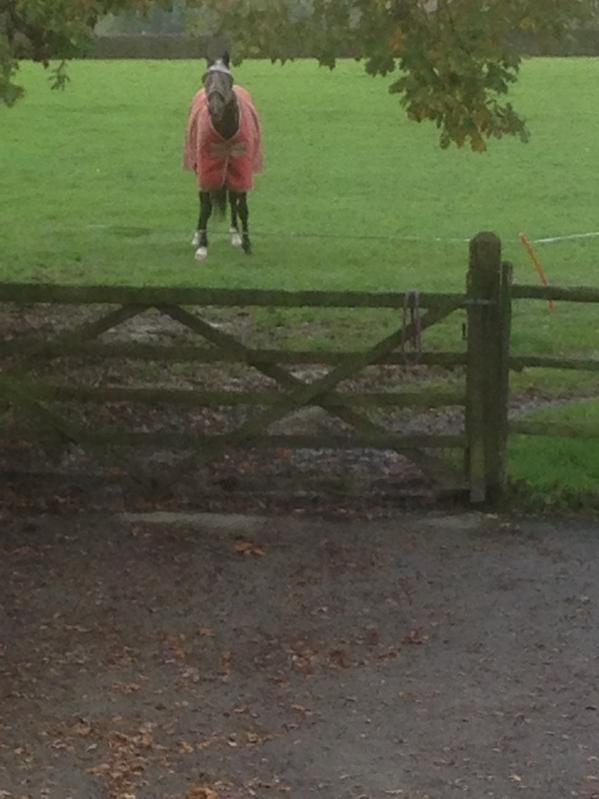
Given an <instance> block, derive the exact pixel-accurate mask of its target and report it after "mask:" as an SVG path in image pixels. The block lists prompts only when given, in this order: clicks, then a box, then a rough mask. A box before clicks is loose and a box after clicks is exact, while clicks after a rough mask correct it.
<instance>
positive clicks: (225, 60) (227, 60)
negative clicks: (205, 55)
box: [223, 50, 231, 69]
mask: <svg viewBox="0 0 599 799" xmlns="http://www.w3.org/2000/svg"><path fill="white" fill-rule="evenodd" d="M223 64H224V65H225V66H226V67H227V69H228V68H229V67H230V66H231V56H230V54H229V51H228V50H225V52H224V53H223Z"/></svg>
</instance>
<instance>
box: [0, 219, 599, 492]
mask: <svg viewBox="0 0 599 799" xmlns="http://www.w3.org/2000/svg"><path fill="white" fill-rule="evenodd" d="M530 300H545V301H547V300H560V301H567V302H574V303H599V290H598V289H593V288H586V287H576V288H559V287H536V286H522V285H516V286H515V285H513V284H512V267H511V265H510V264H508V263H504V262H503V261H502V257H501V242H500V241H499V239H498V238H497V237H496V236H495V235H494V234H492V233H481V234H479V235H478V236H476V237H475V238H474V239H473V240H472V242H471V243H470V262H469V269H468V274H467V281H466V288H465V291H464V292H459V293H427V292H423V293H419V294H418V295H417V296H416V295H415V293H414V292H413V291H411V292H356V291H353V292H342V291H297V292H292V291H270V290H254V289H247V290H238V289H231V290H229V289H221V288H219V289H210V288H193V287H189V288H173V287H162V286H155V287H151V286H146V287H141V288H140V287H134V286H55V285H42V284H26V283H4V284H0V303H4V304H18V305H26V306H30V305H80V306H95V305H108V306H117V307H116V308H105V309H104V310H103V311H102V315H101V316H100V317H99V318H97V319H95V320H93V321H85V322H83V323H82V324H80V325H79V326H77V327H75V328H74V329H72V330H68V331H66V332H62V333H60V334H58V335H56V336H55V337H54V338H51V339H49V340H47V339H45V338H44V337H43V336H39V335H32V334H24V335H20V336H18V337H16V338H12V339H6V340H4V341H0V359H2V360H1V363H2V370H1V371H0V399H2V398H3V399H4V402H5V404H6V403H8V404H9V406H10V407H11V408H13V409H14V410H16V411H17V412H18V414H21V415H22V414H25V415H26V416H27V417H28V418H34V419H35V420H36V423H35V424H34V425H32V427H31V431H32V432H31V435H32V437H34V438H35V437H39V436H41V435H43V432H44V430H46V431H48V432H49V433H52V434H53V435H56V436H57V437H58V439H59V440H62V441H68V442H74V443H77V444H79V445H82V446H89V447H92V448H99V449H112V448H114V447H116V446H127V447H143V448H164V447H168V448H180V449H182V450H184V451H185V452H187V456H186V458H185V459H184V461H183V464H182V467H181V468H183V467H185V468H189V467H191V466H193V465H196V464H198V463H199V462H201V461H204V460H206V459H208V458H211V457H215V456H217V455H219V454H220V453H222V452H224V451H225V450H226V449H227V448H228V447H251V448H257V449H263V448H269V447H284V448H311V449H324V448H327V449H328V448H337V449H347V448H358V447H359V448H365V447H368V448H379V449H391V450H396V451H398V452H401V453H403V454H405V455H406V456H407V457H408V458H410V459H412V460H413V461H414V463H416V464H417V465H418V466H419V468H421V469H422V470H423V471H425V472H426V473H427V474H430V475H433V476H434V477H435V478H438V479H440V480H441V481H446V479H447V476H448V471H450V470H449V467H448V465H447V462H445V461H443V459H440V458H438V457H437V456H436V455H435V454H434V452H435V451H438V450H444V449H461V450H462V451H463V455H464V465H463V469H462V470H461V472H460V474H459V475H458V482H459V483H460V484H461V485H462V486H463V487H466V488H467V490H468V492H469V496H470V499H471V501H472V502H475V503H480V502H485V501H486V502H491V503H494V502H498V501H499V500H500V499H501V497H502V496H503V494H504V491H505V487H506V482H507V446H508V438H509V435H510V434H514V435H530V436H535V435H556V436H568V437H573V436H584V437H599V430H595V429H591V428H589V427H585V428H584V429H583V428H582V427H580V428H574V427H573V426H571V425H565V424H545V423H543V424H539V423H535V422H526V421H518V422H512V423H511V424H510V423H509V422H508V409H509V376H510V371H514V370H522V369H525V368H551V369H553V368H556V369H569V370H588V371H599V360H597V359H592V358H590V359H584V358H563V357H553V356H541V355H535V354H531V355H518V356H512V355H511V353H510V339H511V319H512V304H513V303H514V302H516V301H518V302H520V301H530ZM236 307H241V308H248V307H256V308H271V307H279V308H286V309H293V308H302V307H311V308H323V309H326V308H337V309H341V308H352V309H387V310H389V309H392V310H395V311H398V312H400V313H398V320H400V319H401V324H400V323H399V321H398V324H397V325H396V327H395V329H393V330H392V332H391V333H390V334H388V335H386V336H385V337H384V338H382V339H381V340H380V341H378V342H376V343H375V344H374V345H372V346H370V347H369V348H367V349H364V350H355V349H354V350H342V351H336V350H334V349H330V348H328V349H324V350H306V349H300V350H293V349H282V348H270V349H268V348H253V347H250V346H248V345H247V344H246V343H245V342H244V341H241V340H239V339H237V338H235V336H234V335H232V334H231V333H228V332H224V330H223V329H222V328H221V327H219V326H218V325H216V324H214V323H213V322H212V321H210V319H206V318H202V314H203V309H204V308H211V309H214V308H225V309H226V308H236ZM149 309H155V310H158V311H160V312H161V313H162V314H163V315H164V316H166V317H168V318H169V319H170V320H171V321H175V322H177V323H178V324H179V325H181V326H182V328H184V329H185V330H186V331H187V334H186V335H187V337H189V336H190V335H193V336H199V337H201V338H202V339H203V341H202V343H201V344H198V345H196V344H189V343H187V341H185V342H184V343H175V344H172V345H170V344H169V345H165V344H160V343H156V344H155V343H146V342H132V341H130V340H117V341H112V342H105V341H99V340H98V338H99V336H101V335H102V334H104V333H106V332H107V331H109V330H110V331H111V330H113V329H115V328H117V327H118V326H119V325H122V324H124V323H126V322H128V321H129V320H132V319H134V318H135V317H137V316H139V315H141V314H143V313H144V312H145V311H146V310H149ZM459 310H465V312H466V317H467V336H466V351H465V352H434V351H426V352H422V351H420V349H419V348H418V351H415V350H414V349H411V348H410V345H411V344H413V343H414V342H415V341H416V339H417V338H419V337H420V336H421V334H422V333H423V332H424V331H426V330H427V329H428V328H430V327H432V326H433V325H435V324H438V323H439V322H441V321H443V320H445V319H447V318H448V317H449V316H450V315H451V314H453V313H454V312H455V311H459ZM211 314H213V312H212V311H211ZM402 314H403V317H402ZM416 317H417V318H416ZM408 319H411V321H409V322H408V321H407V320H408ZM65 358H66V359H75V362H76V363H84V364H86V363H89V364H92V363H97V362H98V361H104V360H108V359H110V360H111V361H118V360H121V361H123V362H129V361H142V362H144V361H151V362H155V363H157V364H161V365H163V366H164V365H170V364H191V365H193V364H219V363H221V364H231V363H234V364H240V365H243V366H250V367H252V368H253V369H254V370H256V371H257V372H258V373H259V374H260V375H262V376H263V377H267V378H269V379H270V380H271V381H274V384H275V385H274V386H273V388H272V390H271V389H260V390H253V388H252V389H251V390H247V389H245V388H244V389H243V390H231V389H230V388H226V389H220V388H214V387H213V386H206V385H202V384H201V383H200V385H199V387H198V388H195V386H194V387H193V388H189V387H186V388H176V389H175V388H161V387H148V386H135V387H131V386H113V385H108V386H106V385H93V386H92V385H85V384H83V383H81V382H78V381H77V380H71V381H68V382H64V381H63V382H62V383H61V382H58V381H56V380H55V378H54V377H53V376H52V375H48V370H47V368H46V371H45V372H44V373H43V374H41V375H40V374H39V373H38V371H39V368H40V366H41V365H44V364H45V365H46V367H47V365H48V364H49V363H51V362H52V361H53V360H54V359H65ZM301 364H306V365H318V366H319V367H320V370H322V369H324V367H329V370H328V371H326V374H322V371H320V370H319V371H318V374H317V376H316V377H314V378H312V379H311V380H310V379H308V380H307V379H305V378H301V379H300V378H299V377H298V376H297V375H296V373H294V372H293V371H292V367H294V366H298V365H301ZM415 365H418V366H419V367H420V368H424V367H430V366H440V367H444V368H449V369H458V370H459V369H462V370H463V371H464V373H465V388H464V389H463V390H461V389H451V390H441V389H436V390H433V389H429V388H423V389H421V390H419V391H414V390H412V389H408V388H406V389H404V390H397V391H396V390H394V391H370V390H364V389H363V387H362V388H358V389H356V390H354V391H349V390H347V389H345V388H344V384H345V383H346V381H348V380H349V379H352V380H353V379H355V378H356V377H358V376H360V375H361V374H362V372H363V370H364V369H366V368H373V367H381V366H394V367H406V368H408V367H412V366H415ZM190 368H191V367H190ZM223 370H224V367H223ZM309 373H310V372H309V371H308V374H309ZM196 382H197V381H196ZM361 385H363V384H361ZM61 403H62V404H65V403H67V404H68V403H75V404H77V405H79V404H81V405H83V404H84V403H85V404H86V405H85V407H87V406H88V405H89V404H91V405H92V406H97V405H105V404H108V405H111V404H114V403H127V404H131V405H133V406H143V407H146V406H147V407H150V408H160V407H164V406H172V407H178V408H183V409H185V408H188V409H193V408H198V407H211V408H222V407H231V408H234V407H240V406H241V407H249V408H252V409H253V410H254V415H253V416H251V417H250V418H245V419H244V421H242V422H239V423H238V426H237V427H236V428H235V429H234V430H232V431H231V432H227V433H223V434H220V433H219V434H210V435H208V434H205V435H204V434H197V433H194V434H193V435H187V434H186V433H180V432H169V431H163V430H155V431H154V432H139V431H134V430H130V429H104V428H102V427H100V426H99V425H94V424H88V425H85V424H83V425H82V424H80V423H79V422H76V421H75V419H74V418H71V417H70V416H68V415H67V416H64V415H61V413H60V407H61ZM306 406H317V407H320V408H321V409H324V410H325V411H326V412H327V413H329V414H330V415H331V416H333V417H336V418H337V419H339V420H341V421H342V422H344V423H345V425H346V426H347V425H348V426H349V427H351V429H352V432H351V434H349V433H348V434H347V435H345V434H344V435H341V434H338V433H335V432H324V433H319V434H317V435H308V434H305V435H304V434H301V435H298V434H295V433H294V434H279V433H276V434H275V433H271V432H270V430H269V427H270V425H271V424H273V423H275V422H281V420H284V419H285V417H287V416H288V415H289V414H293V413H294V412H295V411H297V410H299V409H302V408H305V407H306ZM449 406H451V407H455V408H460V407H463V408H464V430H463V432H462V431H458V432H455V433H452V434H433V433H426V434H425V433H414V434H409V435H407V434H403V433H400V432H397V431H396V430H395V431H394V430H390V429H387V428H386V427H385V426H384V425H383V424H381V423H380V422H379V421H373V419H372V418H371V417H370V416H368V413H367V412H368V411H369V410H372V409H373V408H382V409H386V410H387V411H390V410H392V409H395V408H416V409H420V410H422V409H435V408H440V407H449ZM17 429H18V431H19V434H20V435H26V434H27V426H26V425H25V427H23V426H22V425H19V426H18V428H17ZM5 433H6V431H5ZM6 435H8V433H6ZM190 453H191V454H190Z"/></svg>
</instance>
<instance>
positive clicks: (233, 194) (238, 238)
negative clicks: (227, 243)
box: [229, 191, 241, 247]
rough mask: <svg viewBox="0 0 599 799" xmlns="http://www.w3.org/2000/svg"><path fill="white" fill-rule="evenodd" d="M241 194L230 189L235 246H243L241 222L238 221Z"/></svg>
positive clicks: (232, 237) (233, 243)
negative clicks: (240, 230) (240, 233)
mask: <svg viewBox="0 0 599 799" xmlns="http://www.w3.org/2000/svg"><path fill="white" fill-rule="evenodd" d="M238 202H239V195H238V194H237V193H236V192H234V191H229V205H230V206H231V227H230V228H229V234H230V235H231V244H232V245H233V247H241V236H240V235H239V223H238V222H237V215H238V208H237V206H238Z"/></svg>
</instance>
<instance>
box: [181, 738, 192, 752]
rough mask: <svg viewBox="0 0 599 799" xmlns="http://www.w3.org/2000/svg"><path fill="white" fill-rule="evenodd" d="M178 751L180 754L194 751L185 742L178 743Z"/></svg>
mask: <svg viewBox="0 0 599 799" xmlns="http://www.w3.org/2000/svg"><path fill="white" fill-rule="evenodd" d="M179 749H180V750H181V751H182V752H187V753H189V752H193V751H194V748H193V746H192V745H191V744H190V743H188V742H187V741H179Z"/></svg>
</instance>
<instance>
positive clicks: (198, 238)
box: [191, 230, 200, 247]
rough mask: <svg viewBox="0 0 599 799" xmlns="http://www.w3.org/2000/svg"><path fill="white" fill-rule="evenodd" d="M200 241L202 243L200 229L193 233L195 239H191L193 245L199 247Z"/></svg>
mask: <svg viewBox="0 0 599 799" xmlns="http://www.w3.org/2000/svg"><path fill="white" fill-rule="evenodd" d="M199 243H200V233H199V231H197V230H196V232H195V233H194V234H193V239H192V240H191V246H192V247H197V246H198V244H199Z"/></svg>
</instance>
